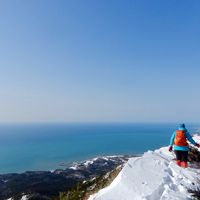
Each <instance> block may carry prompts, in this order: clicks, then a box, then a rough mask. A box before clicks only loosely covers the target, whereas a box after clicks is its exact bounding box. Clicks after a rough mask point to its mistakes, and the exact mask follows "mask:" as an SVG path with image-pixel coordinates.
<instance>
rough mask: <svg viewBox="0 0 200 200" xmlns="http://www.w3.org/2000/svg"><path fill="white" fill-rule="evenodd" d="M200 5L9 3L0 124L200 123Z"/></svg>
mask: <svg viewBox="0 0 200 200" xmlns="http://www.w3.org/2000/svg"><path fill="white" fill-rule="evenodd" d="M199 9H200V2H199V1H198V0H193V1H190V0H187V1H186V0H170V1H169V0H164V1H160V0H150V1H149V0H137V1H135V0H126V1H122V0H100V1H98V0H75V1H74V0H67V1H64V0H59V1H57V0H54V1H52V0H42V1H41V0H29V1H25V0H21V1H17V0H12V1H11V0H10V1H0V30H1V31H0V96H1V98H0V111H1V112H0V122H91V121H92V122H96V121H97V122H110V121H112V122H113V121H121V122H182V121H184V122H199V115H200V106H199V99H200V93H199V86H200V78H199V77H200V23H199V22H200V12H199Z"/></svg>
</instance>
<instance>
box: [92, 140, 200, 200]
mask: <svg viewBox="0 0 200 200" xmlns="http://www.w3.org/2000/svg"><path fill="white" fill-rule="evenodd" d="M194 139H195V140H196V141H199V140H200V136H195V137H194ZM199 173H200V167H199V166H197V164H191V163H190V165H189V167H188V168H187V169H184V168H180V167H178V166H177V165H176V163H175V160H174V155H173V154H172V153H170V152H168V148H167V147H163V148H161V149H158V150H155V151H148V152H146V153H145V154H144V155H143V156H142V157H137V158H131V159H129V161H128V162H127V164H126V165H125V166H124V168H123V169H122V171H121V172H120V173H119V175H118V176H117V177H116V179H115V180H114V181H113V182H112V183H111V185H110V186H108V187H106V188H104V189H102V190H100V191H99V192H98V193H96V194H94V195H92V196H90V198H89V200H172V199H173V200H180V199H181V200H188V199H192V197H191V193H189V192H188V190H192V191H196V190H198V189H199V187H200V186H199V180H198V175H199Z"/></svg>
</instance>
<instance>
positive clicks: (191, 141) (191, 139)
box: [186, 131, 197, 145]
mask: <svg viewBox="0 0 200 200" xmlns="http://www.w3.org/2000/svg"><path fill="white" fill-rule="evenodd" d="M186 137H187V139H188V140H189V142H190V143H192V144H193V145H196V144H197V143H196V142H195V141H194V140H193V138H192V136H191V135H190V133H189V132H188V131H186Z"/></svg>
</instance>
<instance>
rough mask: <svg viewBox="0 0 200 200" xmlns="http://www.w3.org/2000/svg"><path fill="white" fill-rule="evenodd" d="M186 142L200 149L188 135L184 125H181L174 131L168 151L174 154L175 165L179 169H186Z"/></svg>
mask: <svg viewBox="0 0 200 200" xmlns="http://www.w3.org/2000/svg"><path fill="white" fill-rule="evenodd" d="M187 140H188V141H189V142H191V143H192V144H193V145H195V146H196V147H200V145H199V144H197V143H196V142H195V141H194V140H193V139H192V136H191V135H190V133H189V132H188V131H187V129H186V128H185V124H181V125H180V126H179V128H178V130H176V131H174V133H173V134H172V136H171V140H170V147H169V151H170V152H171V151H172V147H173V150H174V153H175V154H176V164H177V165H178V166H180V167H183V168H187V167H188V151H189V146H188V143H187Z"/></svg>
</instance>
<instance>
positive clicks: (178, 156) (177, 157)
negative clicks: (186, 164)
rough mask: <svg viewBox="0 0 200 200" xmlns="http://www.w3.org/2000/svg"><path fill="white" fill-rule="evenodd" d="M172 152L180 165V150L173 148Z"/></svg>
mask: <svg viewBox="0 0 200 200" xmlns="http://www.w3.org/2000/svg"><path fill="white" fill-rule="evenodd" d="M174 153H175V155H176V164H177V165H178V166H181V151H178V150H174Z"/></svg>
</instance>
